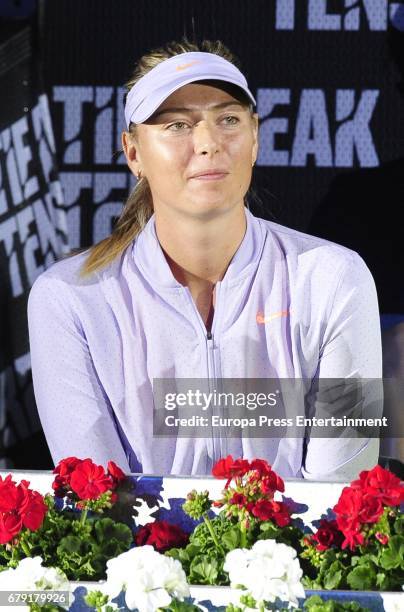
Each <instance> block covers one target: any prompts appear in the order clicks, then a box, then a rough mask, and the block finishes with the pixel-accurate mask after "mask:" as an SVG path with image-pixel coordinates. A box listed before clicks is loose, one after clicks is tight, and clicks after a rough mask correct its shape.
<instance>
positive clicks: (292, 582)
mask: <svg viewBox="0 0 404 612" xmlns="http://www.w3.org/2000/svg"><path fill="white" fill-rule="evenodd" d="M224 570H225V571H226V572H228V573H229V577H230V582H231V586H232V587H237V585H242V586H244V587H245V588H246V589H247V591H248V592H249V593H250V594H251V595H252V596H253V597H254V599H255V600H256V601H257V602H262V601H268V602H274V601H275V599H276V598H277V597H279V599H281V600H282V601H285V602H288V603H289V604H290V605H291V606H294V607H297V605H298V598H299V597H303V598H304V596H305V594H304V589H303V586H302V584H301V582H300V581H301V578H302V575H303V572H302V569H301V567H300V564H299V561H298V559H297V558H296V551H295V550H294V549H293V548H292V547H290V546H287V545H286V544H279V543H278V542H276V541H275V540H259V541H258V542H256V543H255V544H254V546H253V547H252V548H251V549H250V550H247V549H236V550H232V551H231V552H229V553H228V554H227V556H226V561H225V564H224Z"/></svg>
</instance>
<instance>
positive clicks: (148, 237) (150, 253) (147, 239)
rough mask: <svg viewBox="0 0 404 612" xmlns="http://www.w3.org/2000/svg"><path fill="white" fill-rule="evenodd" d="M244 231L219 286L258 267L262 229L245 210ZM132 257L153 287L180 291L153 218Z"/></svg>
mask: <svg viewBox="0 0 404 612" xmlns="http://www.w3.org/2000/svg"><path fill="white" fill-rule="evenodd" d="M244 211H245V216H246V223H247V228H246V232H245V234H244V238H243V240H242V241H241V244H240V246H239V247H238V249H237V251H236V252H235V254H234V256H233V258H232V260H231V262H230V264H229V266H228V268H227V270H226V273H225V275H224V277H223V279H222V281H221V283H222V284H233V283H234V282H237V281H238V280H240V277H244V276H245V275H246V274H248V273H250V272H251V270H252V269H255V267H256V266H257V264H258V261H259V259H260V256H261V251H262V248H263V245H264V241H265V235H266V231H265V226H264V224H263V223H261V220H260V219H259V218H257V217H254V215H253V214H252V213H251V212H250V211H249V210H248V209H247V208H245V209H244ZM133 257H134V260H135V262H136V264H137V266H138V268H139V269H140V271H141V273H142V274H143V276H144V277H145V278H146V280H147V281H148V282H149V284H150V285H152V286H157V287H158V288H159V289H160V290H164V289H166V290H171V291H173V290H175V291H178V290H179V289H181V288H182V285H181V283H179V282H178V281H177V280H176V278H175V277H174V275H173V273H172V272H171V268H170V266H169V265H168V263H167V260H166V258H165V255H164V252H163V250H162V248H161V246H160V243H159V241H158V238H157V234H156V225H155V215H154V214H153V215H152V216H151V217H150V219H149V221H148V222H147V224H146V225H145V227H144V228H143V230H142V231H141V232H140V234H138V236H137V237H136V239H135V241H134V244H133Z"/></svg>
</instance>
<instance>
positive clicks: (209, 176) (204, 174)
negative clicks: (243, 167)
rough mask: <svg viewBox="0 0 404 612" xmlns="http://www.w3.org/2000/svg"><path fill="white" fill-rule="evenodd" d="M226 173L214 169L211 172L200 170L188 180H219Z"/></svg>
mask: <svg viewBox="0 0 404 612" xmlns="http://www.w3.org/2000/svg"><path fill="white" fill-rule="evenodd" d="M227 174H228V172H227V171H226V170H222V169H221V168H214V169H212V170H202V171H201V172H198V173H196V174H193V175H192V176H191V177H190V178H192V179H202V180H203V179H205V180H215V179H220V178H223V177H224V176H226V175H227Z"/></svg>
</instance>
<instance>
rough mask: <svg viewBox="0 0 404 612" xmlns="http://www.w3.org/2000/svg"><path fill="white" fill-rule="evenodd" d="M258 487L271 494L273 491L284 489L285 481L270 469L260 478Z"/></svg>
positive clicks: (282, 490)
mask: <svg viewBox="0 0 404 612" xmlns="http://www.w3.org/2000/svg"><path fill="white" fill-rule="evenodd" d="M260 488H261V492H262V493H272V494H273V493H275V491H280V492H281V493H283V492H284V490H285V483H284V482H283V480H282V478H281V477H280V476H278V474H277V473H276V472H274V471H272V470H270V472H269V473H268V474H266V475H265V476H264V477H263V478H262V480H261V485H260Z"/></svg>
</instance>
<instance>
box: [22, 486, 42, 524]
mask: <svg viewBox="0 0 404 612" xmlns="http://www.w3.org/2000/svg"><path fill="white" fill-rule="evenodd" d="M29 493H30V495H29V501H28V503H27V505H26V506H25V508H24V511H23V513H22V514H21V516H22V522H23V525H24V527H28V529H31V531H36V530H37V529H39V527H40V526H41V525H42V523H43V520H44V518H45V514H46V513H47V511H48V506H47V505H46V504H45V502H44V499H43V497H42V495H41V494H40V493H38V492H37V491H30V492H29Z"/></svg>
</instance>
